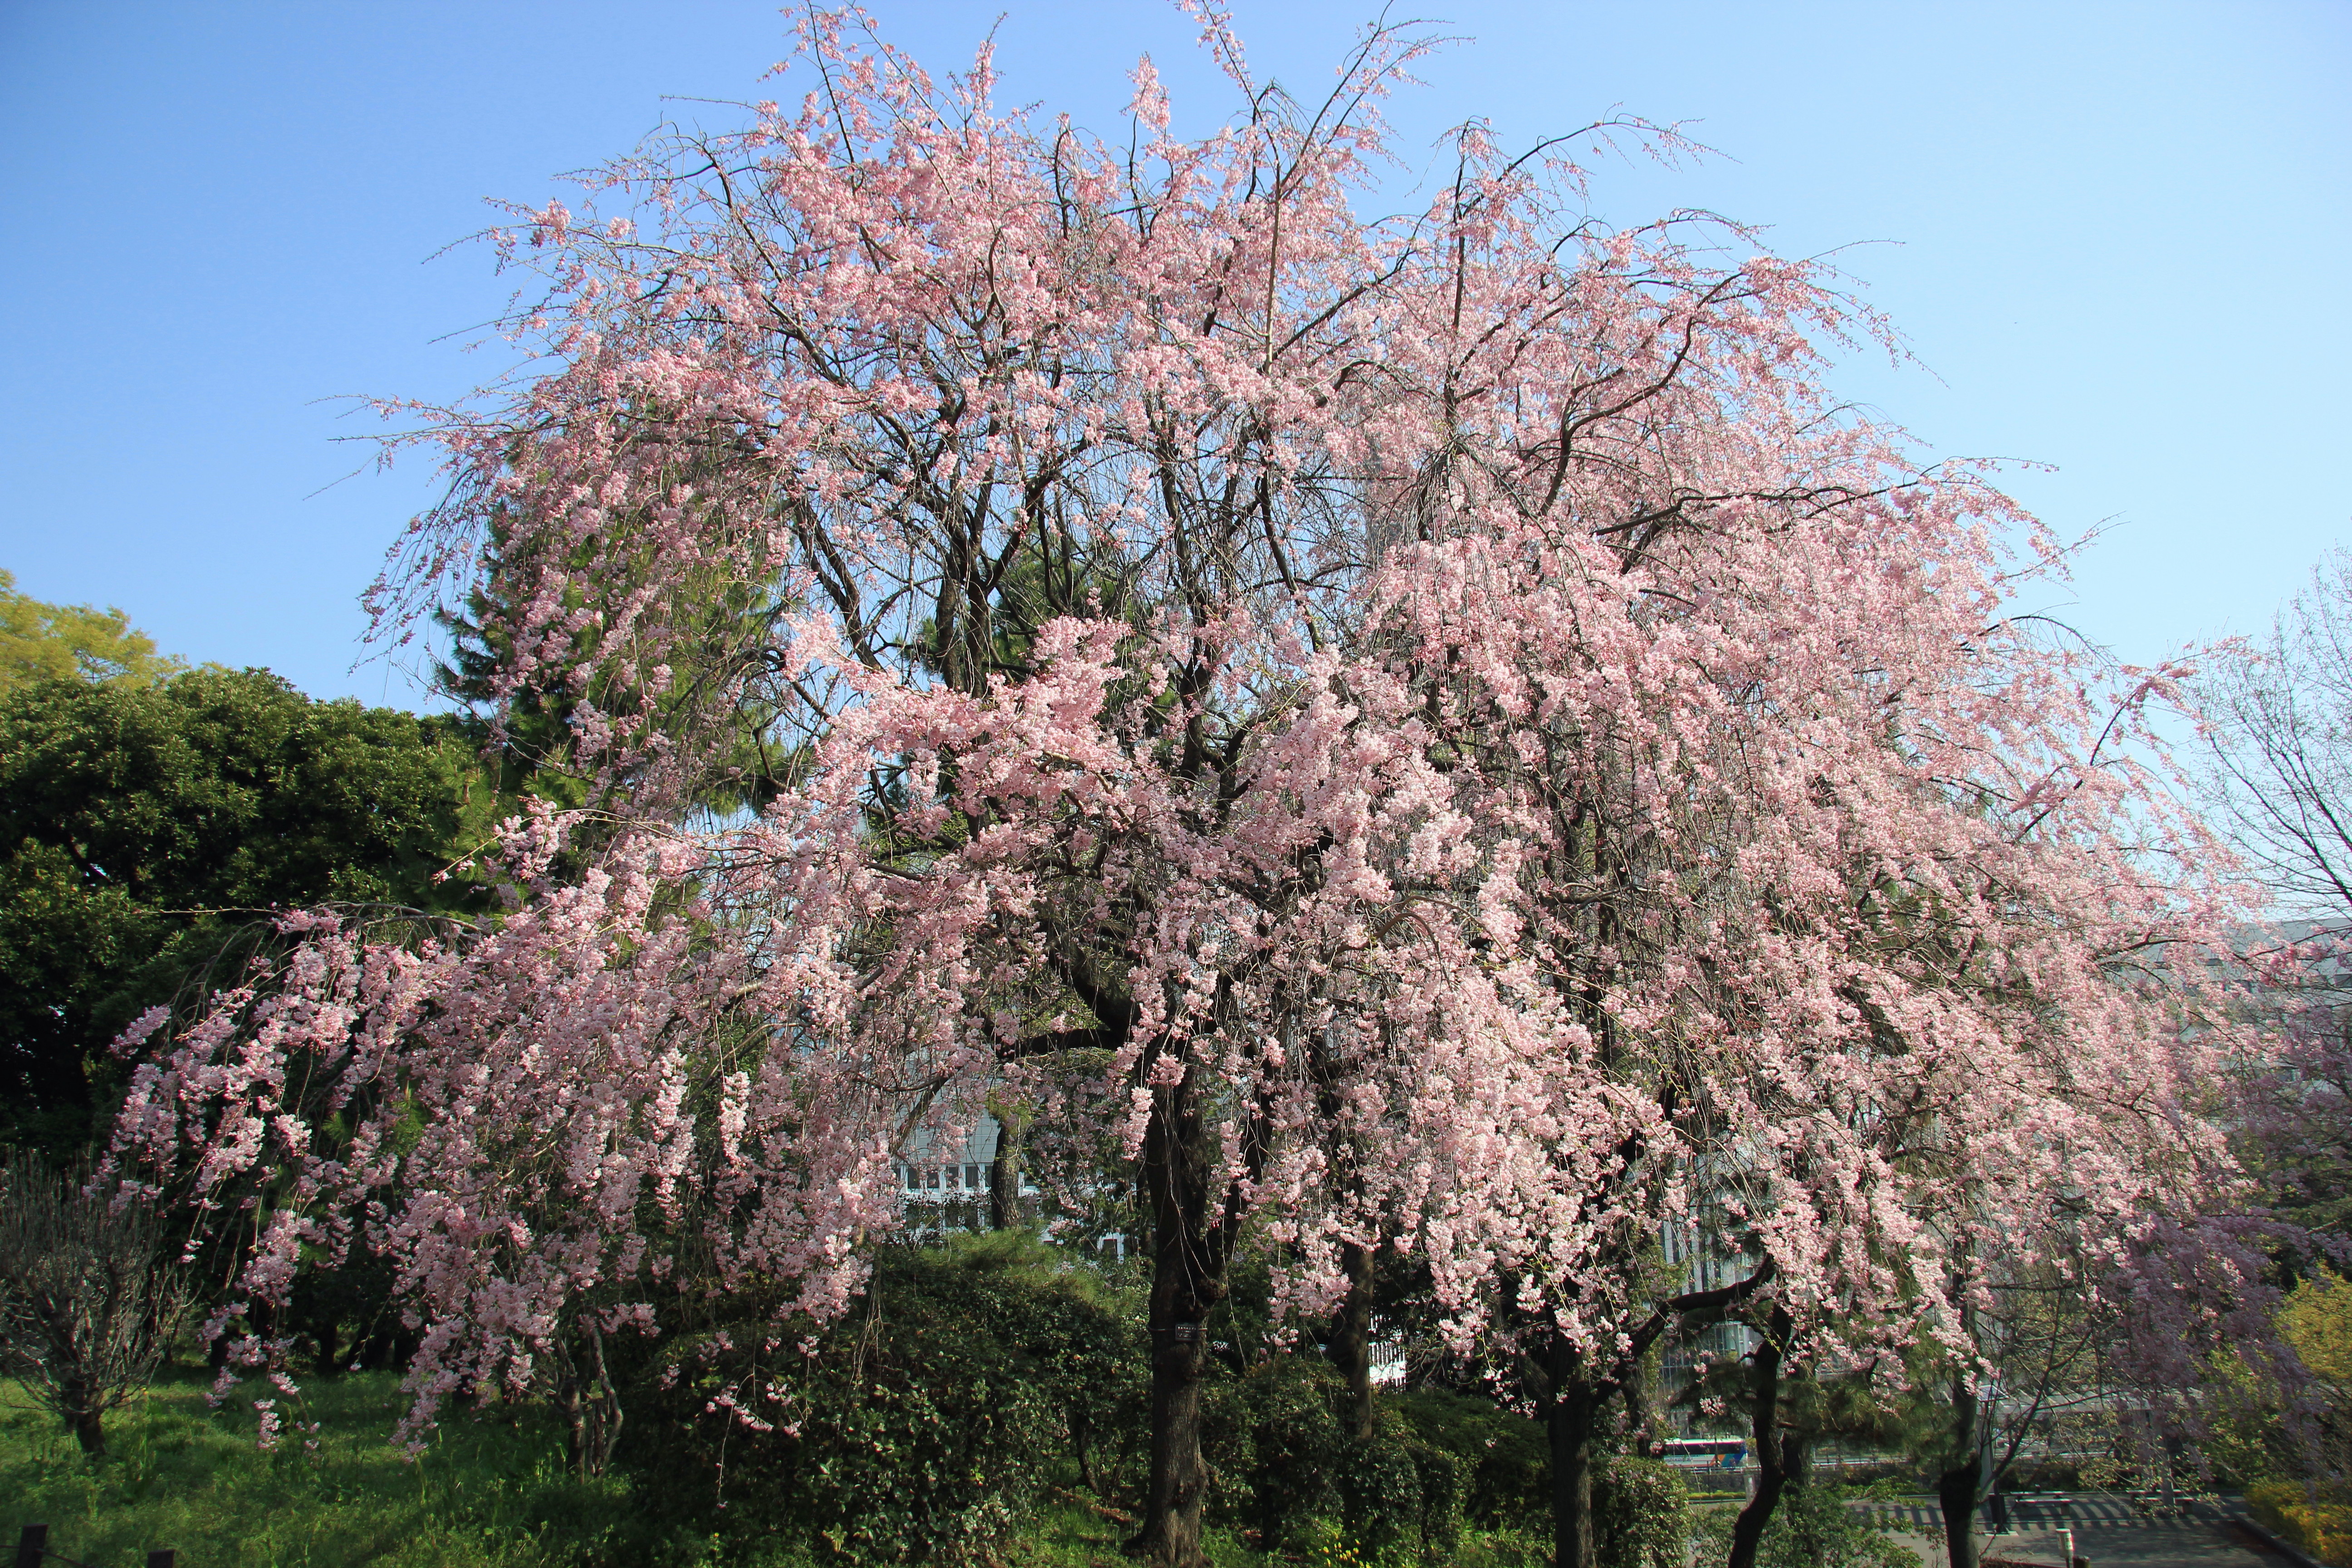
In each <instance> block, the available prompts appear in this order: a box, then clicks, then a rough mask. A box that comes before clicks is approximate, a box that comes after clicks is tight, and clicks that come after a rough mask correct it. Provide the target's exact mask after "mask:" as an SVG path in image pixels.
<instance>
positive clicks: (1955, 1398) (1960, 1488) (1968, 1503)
mask: <svg viewBox="0 0 2352 1568" xmlns="http://www.w3.org/2000/svg"><path fill="white" fill-rule="evenodd" d="M1952 1436H1953V1437H1954V1439H1955V1441H1954V1444H1953V1449H1954V1454H1955V1456H1956V1457H1955V1459H1954V1463H1953V1465H1952V1467H1951V1468H1949V1469H1948V1470H1946V1471H1944V1472H1943V1473H1942V1474H1941V1475H1939V1476H1937V1478H1936V1500H1937V1502H1938V1503H1939V1504H1941V1505H1942V1507H1943V1510H1944V1552H1945V1554H1946V1555H1947V1556H1948V1557H1949V1558H1950V1560H1951V1568H1977V1532H1976V1523H1977V1517H1976V1516H1977V1483H1978V1480H1979V1477H1980V1473H1981V1471H1982V1469H1983V1467H1984V1458H1983V1456H1982V1455H1981V1454H1980V1453H1979V1444H1978V1438H1977V1394H1976V1390H1975V1389H1974V1388H1972V1387H1970V1386H1969V1380H1968V1375H1967V1373H1965V1372H1963V1373H1958V1374H1957V1375H1955V1376H1954V1377H1953V1379H1952Z"/></svg>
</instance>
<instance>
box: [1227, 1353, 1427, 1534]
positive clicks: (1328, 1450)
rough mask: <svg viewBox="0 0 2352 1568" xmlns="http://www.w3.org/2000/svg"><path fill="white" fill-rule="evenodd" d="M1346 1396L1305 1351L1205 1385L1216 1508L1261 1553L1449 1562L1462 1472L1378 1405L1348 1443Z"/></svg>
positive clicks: (1342, 1385) (1334, 1378) (1340, 1383)
mask: <svg viewBox="0 0 2352 1568" xmlns="http://www.w3.org/2000/svg"><path fill="white" fill-rule="evenodd" d="M1347 1397H1348V1394H1347V1386H1346V1384H1345V1383H1344V1381H1343V1380H1342V1379H1341V1378H1340V1377H1339V1374H1338V1373H1336V1372H1335V1371H1333V1370H1332V1369H1331V1368H1330V1367H1329V1366H1328V1365H1327V1364H1326V1363H1323V1362H1321V1361H1318V1360H1316V1359H1315V1358H1313V1357H1311V1356H1306V1355H1288V1356H1276V1357H1273V1358H1271V1359H1270V1360H1268V1361H1265V1362H1264V1363H1260V1364H1259V1365H1258V1366H1256V1367H1255V1368H1253V1369H1251V1371H1250V1372H1249V1373H1247V1374H1246V1375H1244V1376H1242V1377H1240V1378H1235V1379H1232V1380H1230V1381H1225V1382H1222V1383H1219V1384H1212V1385H1211V1390H1210V1411H1209V1420H1208V1421H1207V1422H1206V1424H1205V1431H1204V1437H1205V1439H1206V1440H1205V1442H1204V1444H1203V1447H1204V1449H1205V1451H1206V1452H1207V1454H1208V1455H1209V1458H1210V1462H1211V1467H1212V1470H1213V1479H1214V1481H1215V1483H1216V1490H1215V1491H1214V1492H1213V1498H1214V1500H1215V1502H1216V1506H1217V1509H1218V1511H1219V1512H1220V1513H1221V1514H1222V1515H1223V1516H1224V1517H1225V1518H1227V1519H1228V1520H1230V1521H1234V1522H1236V1523H1240V1524H1243V1525H1244V1526H1246V1527H1247V1528H1248V1529H1250V1530H1252V1531H1255V1533H1256V1536H1257V1542H1258V1546H1259V1549H1260V1550H1261V1551H1265V1552H1281V1551H1293V1550H1300V1549H1304V1550H1307V1551H1308V1552H1310V1553H1312V1552H1316V1551H1319V1550H1321V1549H1322V1548H1321V1547H1318V1542H1322V1543H1324V1544H1325V1545H1328V1546H1329V1547H1330V1548H1331V1550H1332V1551H1339V1552H1347V1553H1352V1554H1353V1555H1354V1557H1355V1559H1356V1560H1358V1561H1361V1562H1366V1563H1370V1562H1380V1561H1398V1560H1404V1559H1410V1558H1412V1557H1416V1556H1417V1557H1422V1558H1424V1559H1427V1560H1430V1561H1433V1562H1435V1561H1443V1560H1444V1559H1446V1558H1447V1557H1448V1556H1450V1554H1451V1553H1452V1552H1453V1551H1454V1546H1455V1544H1456V1542H1458V1541H1459V1539H1460V1536H1461V1531H1462V1504H1463V1498H1464V1495H1465V1490H1466V1488H1465V1474H1466V1467H1465V1466H1464V1464H1463V1463H1462V1462H1461V1461H1460V1460H1458V1459H1456V1458H1454V1456H1453V1455H1452V1454H1449V1453H1446V1452H1444V1450H1442V1449H1440V1448H1437V1447H1433V1446H1432V1445H1431V1444H1428V1443H1426V1442H1423V1440H1422V1439H1421V1438H1420V1437H1419V1436H1417V1435H1416V1434H1415V1432H1414V1430H1413V1428H1412V1426H1410V1425H1408V1424H1407V1423H1406V1422H1405V1421H1404V1420H1403V1419H1402V1418H1401V1417H1400V1416H1399V1415H1397V1414H1396V1412H1395V1411H1393V1410H1392V1409H1390V1408H1388V1407H1386V1405H1383V1406H1382V1407H1381V1409H1380V1411H1379V1412H1378V1413H1377V1415H1376V1417H1375V1419H1374V1422H1373V1426H1372V1431H1371V1435H1370V1436H1369V1437H1360V1436H1356V1434H1355V1433H1353V1432H1352V1431H1350V1430H1349V1428H1348V1426H1347V1424H1346V1423H1345V1422H1344V1420H1343V1414H1342V1413H1343V1411H1344V1410H1345V1408H1346V1402H1347ZM1332 1527H1336V1533H1334V1529H1333V1528H1332ZM1328 1554H1329V1553H1328V1552H1326V1555H1328Z"/></svg>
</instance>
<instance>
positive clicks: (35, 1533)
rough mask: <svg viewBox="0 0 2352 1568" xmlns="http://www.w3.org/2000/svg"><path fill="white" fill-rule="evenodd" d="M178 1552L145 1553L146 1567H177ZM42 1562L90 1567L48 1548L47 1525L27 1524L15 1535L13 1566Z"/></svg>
mask: <svg viewBox="0 0 2352 1568" xmlns="http://www.w3.org/2000/svg"><path fill="white" fill-rule="evenodd" d="M179 1560H180V1554H179V1553H178V1552H173V1551H172V1550H170V1549H169V1548H168V1547H167V1548H164V1549H163V1550H160V1551H155V1552H149V1553H147V1568H179ZM42 1563H65V1564H66V1568H90V1565H89V1563H84V1562H82V1561H81V1560H80V1559H79V1558H75V1557H68V1556H67V1555H66V1554H65V1553H64V1552H52V1551H50V1550H49V1527H48V1526H47V1525H46V1524H28V1525H26V1526H25V1528H24V1530H23V1531H21V1532H20V1533H19V1534H18V1535H17V1537H16V1563H15V1564H14V1568H41V1564H42Z"/></svg>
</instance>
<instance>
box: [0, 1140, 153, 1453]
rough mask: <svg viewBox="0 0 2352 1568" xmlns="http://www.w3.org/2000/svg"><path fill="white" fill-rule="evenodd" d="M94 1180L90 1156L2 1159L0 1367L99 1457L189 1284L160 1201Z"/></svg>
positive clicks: (85, 1450) (142, 1379)
mask: <svg viewBox="0 0 2352 1568" xmlns="http://www.w3.org/2000/svg"><path fill="white" fill-rule="evenodd" d="M88 1189H89V1166H88V1165H87V1164H81V1165H77V1166H75V1167H73V1168H72V1169H70V1170H68V1171H56V1170H52V1169H51V1168H50V1166H49V1164H48V1163H47V1161H45V1160H43V1159H41V1158H40V1157H39V1156H38V1155H37V1154H31V1153H19V1154H18V1155H17V1156H16V1158H15V1159H14V1160H13V1161H10V1162H9V1163H6V1164H0V1368H5V1370H6V1373H7V1374H8V1375H9V1376H11V1377H14V1378H16V1379H17V1380H18V1381H19V1382H21V1383H22V1384H24V1385H25V1387H26V1389H28V1390H29V1391H30V1392H31V1393H32V1394H33V1396H34V1397H35V1398H36V1399H37V1400H39V1401H40V1403H41V1404H43V1405H46V1406H47V1407H48V1408H49V1410H51V1411H52V1412H54V1413H55V1414H56V1415H57V1416H58V1419H60V1420H62V1421H63V1422H64V1423H65V1424H66V1426H67V1427H68V1429H69V1430H70V1431H71V1432H72V1433H73V1435H74V1438H75V1440H76V1441H77V1442H79V1444H80V1445H81V1450H82V1452H83V1453H85V1454H89V1455H90V1456H92V1457H96V1458H102V1457H103V1456H104V1455H105V1453H106V1430H105V1419H106V1414H107V1412H108V1411H110V1410H112V1409H114V1408H115V1407H116V1406H118V1405H121V1403H122V1402H123V1401H124V1400H126V1399H128V1398H129V1397H130V1396H131V1394H135V1393H137V1392H138V1391H139V1390H140V1389H142V1388H144V1387H146V1386H147V1380H148V1379H149V1378H150V1377H152V1376H153V1375H154V1372H155V1367H156V1363H158V1362H160V1361H161V1360H162V1359H163V1353H164V1352H165V1350H166V1349H168V1348H169V1346H170V1344H171V1342H172V1336H173V1333H175V1332H176V1331H178V1328H179V1324H180V1320H181V1317H182V1315H183V1313H184V1309H185V1308H186V1305H187V1300H188V1294H187V1287H186V1282H185V1280H184V1278H183V1271H182V1270H181V1269H180V1268H179V1267H178V1265H177V1264H176V1263H174V1262H173V1259H172V1258H171V1256H170V1254H169V1251H168V1249H167V1248H166V1247H165V1246H164V1243H163V1226H162V1223H161V1222H160V1221H159V1220H158V1219H157V1218H156V1215H155V1211H154V1210H153V1209H152V1208H151V1207H149V1206H147V1205H144V1204H141V1203H131V1204H128V1205H125V1206H123V1207H122V1208H121V1209H120V1210H118V1209H117V1208H116V1207H115V1206H114V1205H112V1204H111V1203H110V1202H109V1201H108V1199H107V1198H106V1197H105V1196H104V1195H103V1194H98V1193H93V1192H91V1191H89V1190H88Z"/></svg>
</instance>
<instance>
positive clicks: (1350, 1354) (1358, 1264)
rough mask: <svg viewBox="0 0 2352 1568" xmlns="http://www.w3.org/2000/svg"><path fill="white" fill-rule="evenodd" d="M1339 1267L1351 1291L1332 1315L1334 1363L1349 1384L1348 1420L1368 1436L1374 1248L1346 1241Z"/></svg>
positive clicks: (1331, 1342) (1341, 1251)
mask: <svg viewBox="0 0 2352 1568" xmlns="http://www.w3.org/2000/svg"><path fill="white" fill-rule="evenodd" d="M1339 1268H1340V1270H1341V1272H1343V1273H1345V1274H1346V1275H1347V1277H1348V1294H1347V1297H1346V1298H1345V1299H1344V1300H1341V1301H1340V1303H1339V1310H1338V1311H1337V1312H1334V1313H1333V1314H1332V1315H1331V1340H1330V1356H1331V1364H1332V1365H1333V1366H1335V1367H1337V1368H1339V1375H1340V1377H1341V1378H1343V1379H1345V1380H1346V1382H1347V1385H1348V1405H1347V1415H1346V1417H1345V1424H1346V1425H1347V1426H1349V1429H1350V1430H1352V1431H1353V1432H1354V1433H1355V1435H1356V1436H1357V1437H1358V1438H1360V1439H1361V1438H1368V1437H1370V1436H1371V1435H1372V1255H1371V1250H1370V1248H1369V1247H1359V1246H1357V1245H1356V1244H1355V1243H1354V1242H1352V1241H1350V1242H1347V1243H1345V1244H1343V1245H1342V1246H1341V1247H1340V1248H1339Z"/></svg>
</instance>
